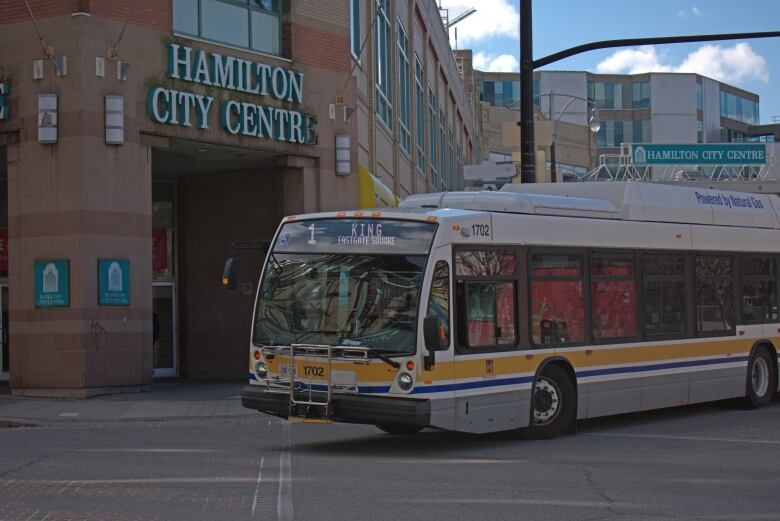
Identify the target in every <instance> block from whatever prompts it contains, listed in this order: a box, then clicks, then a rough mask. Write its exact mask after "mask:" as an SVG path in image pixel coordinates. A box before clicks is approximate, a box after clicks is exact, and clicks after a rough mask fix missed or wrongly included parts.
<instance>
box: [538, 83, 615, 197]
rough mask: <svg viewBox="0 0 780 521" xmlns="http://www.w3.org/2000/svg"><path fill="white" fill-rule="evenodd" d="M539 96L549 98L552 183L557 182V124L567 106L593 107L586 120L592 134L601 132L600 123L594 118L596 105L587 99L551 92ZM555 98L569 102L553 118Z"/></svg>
mask: <svg viewBox="0 0 780 521" xmlns="http://www.w3.org/2000/svg"><path fill="white" fill-rule="evenodd" d="M541 96H548V97H549V98H550V100H549V102H548V104H549V119H550V121H551V122H552V142H551V143H550V181H551V182H553V183H557V182H558V169H557V165H556V163H555V144H556V143H557V141H558V122H559V121H560V120H561V116H563V113H564V112H566V109H567V108H569V105H571V104H572V103H573V102H575V101H578V100H579V101H584V102H585V103H586V106H590V105H593V108H591V111H590V118H589V119H588V128H589V129H590V130H591V132H593V133H594V134H595V133H597V132H598V131H599V130H601V122H600V121H599V120H598V118H597V117H596V104H595V103H594V102H593V101H591V100H589V99H587V98H582V97H580V96H573V95H571V94H555V93H553V92H552V91H550V92H548V93H547V94H541ZM555 96H565V97H567V98H570V99H569V101H567V102H566V104H565V105H564V106H563V107H562V108H561V110H560V112H558V116H557V117H555V118H553V108H554V105H555V101H554V100H555ZM588 143H590V138H588ZM588 150H590V147H588ZM588 161H590V154H588Z"/></svg>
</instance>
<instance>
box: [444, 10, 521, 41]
mask: <svg viewBox="0 0 780 521" xmlns="http://www.w3.org/2000/svg"><path fill="white" fill-rule="evenodd" d="M513 4H514V2H509V1H508V0H480V1H479V2H474V1H470V0H441V5H442V7H443V8H445V9H448V10H449V11H448V12H449V17H450V19H453V18H455V17H456V16H458V15H459V14H461V13H463V12H464V11H467V10H468V9H469V8H471V7H475V8H476V9H477V12H476V13H474V14H472V15H470V16H469V17H468V18H465V19H463V20H462V21H461V22H458V24H457V25H455V27H457V28H458V45H459V46H462V45H469V44H471V43H473V42H477V41H480V40H484V39H487V38H494V37H496V36H507V37H510V38H519V34H520V29H519V25H520V14H519V13H518V11H517V8H516V7H515V6H514V5H513ZM450 40H451V43H453V44H454V42H455V28H454V27H453V28H452V29H450Z"/></svg>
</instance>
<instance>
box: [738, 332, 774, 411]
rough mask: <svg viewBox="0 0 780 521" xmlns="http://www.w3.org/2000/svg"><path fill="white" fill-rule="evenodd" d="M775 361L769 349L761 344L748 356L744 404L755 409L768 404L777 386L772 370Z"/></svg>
mask: <svg viewBox="0 0 780 521" xmlns="http://www.w3.org/2000/svg"><path fill="white" fill-rule="evenodd" d="M776 363H777V362H773V360H772V356H771V355H770V354H769V350H768V349H767V348H766V347H764V346H761V347H759V348H758V349H756V351H755V352H754V353H753V356H751V357H750V363H749V364H748V374H747V396H745V400H744V403H745V406H747V407H748V408H750V409H757V408H759V407H763V406H764V405H767V404H769V402H771V401H772V396H773V395H774V393H775V389H776V388H777V380H776V375H775V371H774V367H776Z"/></svg>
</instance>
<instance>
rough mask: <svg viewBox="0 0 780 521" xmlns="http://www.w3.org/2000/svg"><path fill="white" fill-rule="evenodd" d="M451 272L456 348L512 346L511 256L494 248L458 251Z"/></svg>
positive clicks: (507, 252) (514, 331)
mask: <svg viewBox="0 0 780 521" xmlns="http://www.w3.org/2000/svg"><path fill="white" fill-rule="evenodd" d="M455 270H456V275H457V277H458V279H457V289H456V290H457V302H458V308H457V309H458V322H457V324H458V338H459V343H460V345H462V346H464V347H467V348H480V347H495V346H513V345H515V342H516V339H517V334H516V331H517V327H516V326H515V324H516V320H517V317H516V313H515V302H516V298H515V280H514V278H515V255H514V253H513V252H511V251H504V250H496V249H469V250H459V251H458V252H457V254H456V259H455Z"/></svg>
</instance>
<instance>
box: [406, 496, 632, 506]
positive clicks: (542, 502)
mask: <svg viewBox="0 0 780 521" xmlns="http://www.w3.org/2000/svg"><path fill="white" fill-rule="evenodd" d="M404 501H405V502H407V503H443V504H453V503H456V504H461V503H462V504H474V503H482V504H492V505H536V506H551V507H567V508H646V507H647V505H643V504H641V503H618V502H616V503H610V502H609V501H576V500H565V499H485V498H462V497H461V498H452V499H446V498H430V499H405V500H404Z"/></svg>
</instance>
